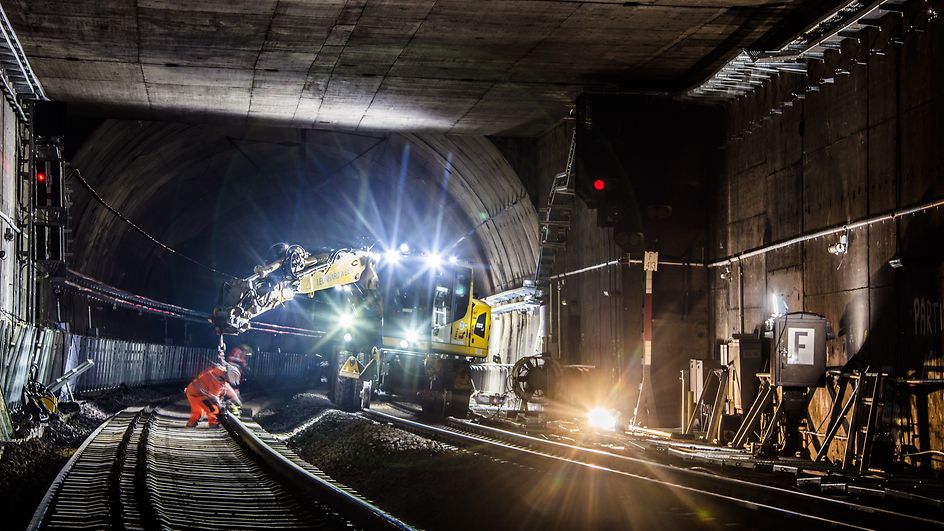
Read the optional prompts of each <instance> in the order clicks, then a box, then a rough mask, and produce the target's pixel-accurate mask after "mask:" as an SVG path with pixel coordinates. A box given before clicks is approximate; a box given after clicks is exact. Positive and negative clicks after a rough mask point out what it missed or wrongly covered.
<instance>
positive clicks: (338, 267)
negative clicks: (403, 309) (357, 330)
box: [210, 245, 377, 335]
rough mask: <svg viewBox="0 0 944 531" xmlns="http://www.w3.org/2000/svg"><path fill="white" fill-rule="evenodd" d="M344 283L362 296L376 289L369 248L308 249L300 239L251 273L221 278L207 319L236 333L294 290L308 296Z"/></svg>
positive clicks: (220, 329) (221, 330) (224, 330)
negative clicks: (217, 299) (215, 303)
mask: <svg viewBox="0 0 944 531" xmlns="http://www.w3.org/2000/svg"><path fill="white" fill-rule="evenodd" d="M346 285H351V286H354V287H355V288H356V289H357V290H358V291H359V293H360V294H361V295H363V296H370V295H371V294H372V293H373V292H374V291H376V290H377V272H376V270H375V264H374V259H373V257H372V256H371V254H370V252H369V251H367V250H365V249H338V250H334V251H329V252H327V253H322V254H317V255H313V254H311V253H309V252H308V251H306V250H305V249H304V248H303V247H301V246H300V245H290V246H284V247H283V248H282V250H281V256H280V257H279V258H277V259H275V260H273V261H272V262H269V263H268V264H265V265H261V266H257V267H256V268H255V272H254V274H253V275H252V276H249V277H247V278H244V279H236V280H233V281H231V282H226V283H224V284H223V287H222V289H221V291H220V303H219V306H217V307H216V308H214V310H213V315H212V316H211V317H210V322H211V323H213V325H214V326H215V327H216V331H217V333H218V334H227V335H236V334H241V333H243V332H246V331H248V330H249V329H250V328H251V325H250V321H251V320H252V319H254V318H255V317H258V316H259V315H261V314H263V313H265V312H267V311H269V310H271V309H273V308H276V307H278V306H280V305H282V304H283V303H285V301H288V300H291V299H292V298H294V297H295V296H296V295H300V294H301V295H308V296H309V297H313V296H314V294H315V293H316V292H318V291H322V290H326V289H330V288H333V287H336V286H346Z"/></svg>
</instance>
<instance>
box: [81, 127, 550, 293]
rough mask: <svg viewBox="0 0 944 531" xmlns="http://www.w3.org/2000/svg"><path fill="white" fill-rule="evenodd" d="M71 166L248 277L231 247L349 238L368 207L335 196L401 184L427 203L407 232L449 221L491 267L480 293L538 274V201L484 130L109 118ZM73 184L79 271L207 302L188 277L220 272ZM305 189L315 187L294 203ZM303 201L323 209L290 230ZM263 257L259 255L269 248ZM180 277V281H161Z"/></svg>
mask: <svg viewBox="0 0 944 531" xmlns="http://www.w3.org/2000/svg"><path fill="white" fill-rule="evenodd" d="M72 162H73V165H74V167H76V168H78V169H79V170H80V171H81V173H82V175H83V176H84V178H85V179H86V180H87V181H88V182H89V183H90V184H91V185H92V186H93V187H94V188H95V189H96V190H97V191H98V193H99V194H100V195H101V196H102V197H103V198H104V199H105V200H106V201H108V202H109V203H110V204H111V205H112V206H113V207H114V208H116V209H118V210H119V211H120V212H122V213H123V214H125V215H126V216H127V217H128V218H129V219H131V220H132V221H134V222H135V223H137V224H139V225H140V226H141V227H142V228H143V229H144V230H146V231H147V232H149V233H150V234H152V235H154V236H155V237H156V238H158V239H160V240H162V241H164V242H166V243H167V244H168V245H170V246H171V247H174V248H176V249H178V250H180V251H181V252H182V253H184V254H187V255H189V256H192V257H194V258H195V259H197V260H199V261H201V262H204V263H207V264H210V265H212V266H213V267H216V268H218V269H221V270H224V271H227V272H230V273H232V274H235V275H245V274H248V271H250V268H251V266H252V265H255V264H253V263H248V260H245V259H244V260H243V263H238V262H239V260H236V261H230V260H229V259H231V258H232V252H230V251H227V250H226V248H227V247H240V246H242V247H253V248H254V249H257V250H258V251H259V252H260V253H262V252H264V251H266V250H267V246H268V244H269V243H272V242H274V241H279V239H284V240H286V241H287V240H291V239H292V236H297V235H298V234H305V231H306V230H310V228H311V227H315V226H321V225H327V226H329V227H330V229H326V230H327V232H328V233H330V234H333V235H334V236H333V237H331V238H326V241H322V242H320V243H323V244H325V245H343V244H344V243H343V242H342V240H343V239H344V237H343V233H344V227H345V226H349V225H346V224H354V225H357V224H358V223H361V224H363V223H362V221H363V220H360V221H359V220H358V219H357V218H358V215H360V216H363V215H364V213H363V212H360V213H358V212H352V210H357V208H353V209H352V208H351V205H352V204H353V203H352V200H351V198H350V197H347V198H346V199H345V200H343V201H342V200H340V199H338V198H337V197H335V195H344V194H347V196H353V195H356V194H355V193H353V192H351V191H352V190H354V191H356V190H360V192H358V193H363V191H364V190H367V191H368V192H370V191H371V190H374V189H375V188H376V189H384V190H386V191H387V192H389V191H390V190H391V189H394V188H396V186H395V185H398V186H401V187H402V188H403V196H404V197H405V198H406V200H408V201H410V202H412V203H413V204H414V205H419V209H420V210H422V212H423V213H422V214H420V215H417V216H414V217H415V218H416V219H414V220H413V225H414V226H413V227H411V228H409V230H412V231H415V232H421V233H422V232H425V233H426V234H425V235H426V236H428V233H429V231H430V230H431V229H432V227H431V226H430V225H431V224H430V223H426V222H428V221H429V220H431V219H439V220H441V223H442V225H443V226H444V227H446V226H448V228H449V230H444V231H443V234H442V235H441V238H440V239H441V240H442V241H440V242H439V246H440V247H443V248H446V249H447V250H452V249H456V250H459V251H461V252H462V254H463V256H464V257H466V258H469V259H471V260H472V261H473V262H475V263H477V264H479V266H480V267H479V268H478V275H477V278H478V279H479V285H478V287H477V289H476V291H477V292H478V293H479V294H480V295H487V294H490V293H494V292H497V291H501V290H503V289H508V288H511V287H517V286H519V285H520V284H521V282H522V281H523V280H524V279H528V278H531V277H532V276H533V273H534V267H535V253H536V250H537V248H538V232H537V225H538V224H537V213H536V211H535V208H534V205H533V204H532V203H531V201H530V200H529V198H528V196H527V193H526V191H525V188H524V186H523V184H522V183H521V181H520V179H519V178H518V176H517V174H516V173H515V171H514V170H513V169H512V168H511V166H510V165H509V163H508V162H507V161H506V160H505V158H504V157H503V156H502V155H501V153H500V152H499V151H498V149H497V148H496V147H495V146H494V145H493V144H492V142H491V141H490V140H489V139H488V138H486V137H482V136H477V137H476V136H452V135H444V134H428V133H417V134H401V133H390V134H359V133H344V132H328V131H318V130H297V129H284V128H262V127H258V126H243V127H234V126H232V125H212V124H202V125H195V124H185V123H175V122H139V121H124V120H107V121H105V122H103V123H102V124H101V125H100V126H99V127H98V128H97V129H96V130H95V131H94V132H93V133H92V134H91V136H90V137H89V138H88V139H87V140H86V141H85V142H84V144H83V145H82V147H81V148H79V149H78V150H77V152H76V155H75V157H74V158H73V161H72ZM72 186H73V189H74V191H73V197H74V206H73V209H72V212H73V218H72V220H71V226H72V227H73V231H74V245H73V250H74V258H73V261H72V264H73V265H72V267H73V268H74V269H76V270H77V271H79V272H82V273H85V274H87V275H90V276H92V277H95V278H98V279H100V280H102V281H104V282H106V283H110V284H113V285H116V286H118V287H121V288H124V289H128V290H131V291H136V292H139V293H142V294H144V295H148V296H152V297H155V298H164V299H166V300H169V301H171V302H177V303H180V304H190V305H193V304H198V303H199V300H201V299H205V298H206V297H208V296H209V294H208V293H202V294H200V295H199V297H198V296H197V295H193V296H188V294H185V293H183V292H185V291H186V287H185V286H186V285H187V284H188V283H189V284H192V283H194V282H197V283H202V284H205V285H211V286H214V287H213V288H212V289H214V290H215V289H216V288H215V286H218V283H219V281H220V278H219V277H215V276H214V275H212V274H209V273H208V272H206V271H202V270H199V268H196V267H194V266H192V265H191V264H188V263H186V262H184V261H182V260H180V259H179V258H176V257H174V256H172V255H170V254H169V253H168V252H166V251H164V250H162V249H160V248H159V247H157V246H156V245H154V244H152V243H151V242H148V241H147V240H146V239H145V238H144V237H143V236H141V235H140V234H137V233H135V231H134V230H133V229H132V228H131V227H129V226H128V225H127V224H126V223H124V222H123V221H121V220H119V219H118V218H116V217H115V216H114V215H113V214H111V213H110V212H108V211H107V210H106V209H104V208H102V207H101V206H100V205H99V204H97V203H96V202H94V201H93V200H92V199H91V196H90V195H89V194H88V193H87V192H86V191H85V190H82V189H81V186H80V185H79V183H77V182H76V183H73V185H72ZM298 187H301V188H305V189H306V190H307V192H306V193H305V194H302V196H296V197H294V201H295V204H294V205H286V201H292V200H293V198H292V191H293V189H296V188H298ZM391 187H393V188H391ZM345 190H346V192H345ZM385 193H386V192H385ZM345 201H346V202H347V203H348V206H347V207H344V205H343V204H342V203H344V202H345ZM286 206H288V208H286ZM292 208H295V209H299V208H301V209H305V212H306V215H309V212H310V215H311V216H312V217H314V218H318V219H316V220H315V221H312V220H307V221H306V220H301V221H299V220H296V223H295V224H296V225H297V226H295V227H294V228H292V229H290V230H285V231H284V232H282V231H280V229H279V228H278V227H275V228H273V226H274V225H278V224H283V225H282V226H284V222H285V219H284V215H285V212H287V211H289V210H291V209H292ZM373 209H374V210H384V213H389V212H393V211H395V210H396V209H394V210H390V209H389V208H387V206H385V205H375V206H374V208H373ZM397 209H401V210H403V208H401V207H397ZM384 213H381V217H382V215H383V214H384ZM366 214H367V215H368V217H369V216H370V214H371V213H370V212H368V213H366ZM339 216H340V218H343V219H339ZM436 216H438V218H436ZM397 217H399V214H398V215H397ZM387 221H389V220H387ZM279 235H284V236H281V237H279ZM339 235H340V236H339ZM267 236H268V237H269V240H268V241H266V237H267ZM387 236H388V237H389V236H390V235H389V234H388V235H387ZM398 237H399V235H398ZM262 242H265V245H262ZM351 243H353V242H351ZM351 243H348V245H349V244H351ZM244 254H245V253H244ZM243 258H245V257H243ZM255 258H256V260H255V263H259V262H261V261H263V260H264V259H265V258H267V257H266V256H262V255H261V254H260V255H259V256H257V257H255ZM168 281H170V282H171V283H176V284H177V287H176V288H171V289H170V290H169V291H168V290H166V289H163V288H162V285H163V284H165V283H167V282H168ZM198 309H206V308H198Z"/></svg>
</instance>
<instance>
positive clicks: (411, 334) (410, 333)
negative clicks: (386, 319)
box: [405, 330, 420, 343]
mask: <svg viewBox="0 0 944 531" xmlns="http://www.w3.org/2000/svg"><path fill="white" fill-rule="evenodd" d="M405 335H406V340H407V341H408V342H410V343H416V340H417V339H419V338H420V333H419V332H417V331H416V330H407V332H406V334H405Z"/></svg>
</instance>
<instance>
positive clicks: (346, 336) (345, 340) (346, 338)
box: [344, 332, 352, 343]
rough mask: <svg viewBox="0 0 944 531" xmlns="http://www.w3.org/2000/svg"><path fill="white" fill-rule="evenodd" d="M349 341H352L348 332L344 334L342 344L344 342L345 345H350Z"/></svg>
mask: <svg viewBox="0 0 944 531" xmlns="http://www.w3.org/2000/svg"><path fill="white" fill-rule="evenodd" d="M351 339H352V337H351V333H350V332H348V333H346V334H344V342H345V343H350V342H351Z"/></svg>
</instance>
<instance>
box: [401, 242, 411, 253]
mask: <svg viewBox="0 0 944 531" xmlns="http://www.w3.org/2000/svg"><path fill="white" fill-rule="evenodd" d="M400 252H401V253H403V254H406V253H408V252H410V246H409V245H407V244H406V243H401V244H400Z"/></svg>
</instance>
